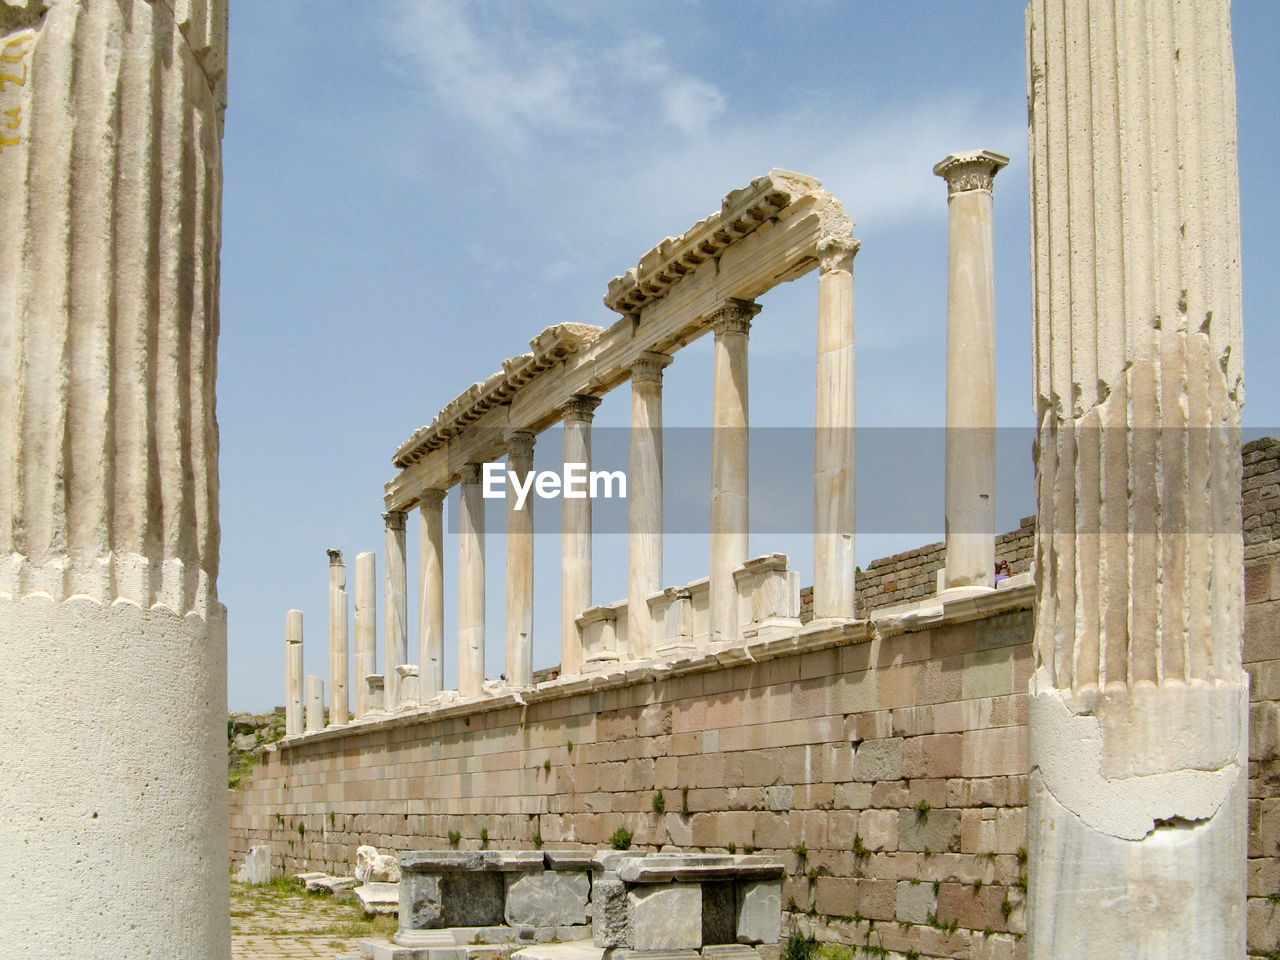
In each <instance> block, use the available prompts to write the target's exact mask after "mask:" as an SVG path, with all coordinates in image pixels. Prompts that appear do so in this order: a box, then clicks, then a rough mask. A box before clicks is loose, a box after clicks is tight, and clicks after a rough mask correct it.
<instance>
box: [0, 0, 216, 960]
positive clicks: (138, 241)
mask: <svg viewBox="0 0 1280 960" xmlns="http://www.w3.org/2000/svg"><path fill="white" fill-rule="evenodd" d="M226 6H227V5H226V3H225V0H205V2H187V3H181V4H177V3H160V2H135V3H124V2H120V0H102V2H96V3H87V2H73V0H57V2H49V0H5V2H4V3H0V11H2V12H0V75H3V82H0V637H3V638H4V641H3V643H2V644H0V729H3V730H4V731H5V736H4V743H5V746H4V747H3V748H0V767H2V768H3V770H4V777H3V786H0V801H2V804H0V805H2V806H3V810H4V814H3V818H4V828H3V829H2V830H0V858H3V860H4V862H5V863H8V864H12V865H17V864H36V863H39V864H45V865H48V868H49V869H51V870H53V871H54V873H55V874H56V882H52V883H49V884H32V883H31V872H30V871H29V870H24V869H20V868H17V867H16V866H15V867H12V868H11V869H7V870H4V871H3V873H2V874H0V899H2V900H3V902H4V903H6V904H10V905H17V904H20V905H21V906H14V907H9V908H6V909H3V910H0V944H3V945H4V952H7V953H12V954H15V955H16V954H18V953H21V954H22V955H25V956H30V957H33V958H39V960H43V958H53V957H57V958H59V960H64V958H65V960H90V958H100V957H107V956H111V957H141V956H149V957H153V958H156V960H169V958H172V960H178V958H190V957H199V958H201V960H205V958H213V960H218V958H221V960H225V958H226V957H227V956H228V955H229V953H230V934H229V931H228V927H227V804H226V766H225V756H226V754H225V751H226V741H225V730H226V727H225V723H226V627H225V623H226V621H225V611H224V609H223V607H222V605H221V604H220V603H219V602H218V599H217V590H216V580H217V574H218V546H219V528H218V466H217V465H218V434H217V424H216V416H215V372H216V361H215V354H216V349H217V340H218V248H219V244H220V240H221V215H220V208H221V192H222V155H221V144H220V140H221V126H222V112H223V109H224V106H225V102H226V101H225V91H226V86H225V63H226V56H225V50H226V32H225V26H226ZM175 10H176V11H177V12H176V13H175ZM51 683H52V684H53V685H54V686H55V687H56V689H57V690H58V691H59V695H57V696H49V695H48V694H49V691H50V685H51ZM143 852H145V855H144V854H143Z"/></svg>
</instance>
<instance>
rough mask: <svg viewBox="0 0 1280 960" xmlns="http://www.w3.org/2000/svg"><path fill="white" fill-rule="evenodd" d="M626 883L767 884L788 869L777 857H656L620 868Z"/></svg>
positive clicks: (661, 855) (708, 855) (622, 878)
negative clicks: (745, 881) (745, 882)
mask: <svg viewBox="0 0 1280 960" xmlns="http://www.w3.org/2000/svg"><path fill="white" fill-rule="evenodd" d="M617 869H618V878H619V879H620V880H622V881H623V882H624V883H669V882H670V881H672V880H685V881H699V880H748V879H751V880H768V879H773V878H775V877H781V876H782V874H783V872H784V871H785V869H786V867H785V865H784V864H783V862H782V861H781V860H780V859H778V858H777V857H762V856H749V855H748V856H716V855H714V854H679V853H657V854H651V855H650V856H647V857H644V858H642V859H638V860H627V861H624V862H623V863H621V864H619V865H618V868H617Z"/></svg>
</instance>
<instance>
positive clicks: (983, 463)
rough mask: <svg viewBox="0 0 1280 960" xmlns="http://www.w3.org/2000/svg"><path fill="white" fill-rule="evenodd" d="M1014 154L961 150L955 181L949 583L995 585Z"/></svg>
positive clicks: (951, 182) (953, 159) (948, 175)
mask: <svg viewBox="0 0 1280 960" xmlns="http://www.w3.org/2000/svg"><path fill="white" fill-rule="evenodd" d="M1008 162H1009V158H1008V157H1005V156H1002V155H1001V154H998V153H992V152H991V151H990V150H976V151H972V152H969V153H956V154H952V155H951V156H949V157H947V158H946V159H945V160H942V161H941V162H940V163H938V164H937V166H935V167H934V168H933V172H934V173H935V174H937V175H938V176H940V177H942V178H944V179H945V180H946V181H947V205H948V211H949V213H948V218H949V219H948V223H949V228H948V229H949V235H948V236H949V239H948V255H947V447H946V449H947V452H946V458H947V474H946V477H947V479H946V520H947V525H946V526H947V560H946V567H945V569H944V572H943V577H942V579H943V585H944V589H956V588H972V587H991V588H994V587H995V552H996V512H995V494H996V284H995V249H994V248H995V241H994V222H993V217H992V193H991V187H992V182H993V181H994V179H995V175H996V174H997V173H998V172H999V171H1000V170H1001V168H1003V167H1004V166H1005V165H1006V164H1008Z"/></svg>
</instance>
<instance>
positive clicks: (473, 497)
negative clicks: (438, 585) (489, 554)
mask: <svg viewBox="0 0 1280 960" xmlns="http://www.w3.org/2000/svg"><path fill="white" fill-rule="evenodd" d="M459 509H460V515H459V519H458V692H459V693H461V694H462V695H463V696H464V697H478V696H480V695H481V694H482V693H483V692H484V627H485V623H484V498H483V491H482V488H481V486H480V466H479V464H475V463H469V464H467V465H466V466H465V467H463V470H462V498H461V503H460V507H459Z"/></svg>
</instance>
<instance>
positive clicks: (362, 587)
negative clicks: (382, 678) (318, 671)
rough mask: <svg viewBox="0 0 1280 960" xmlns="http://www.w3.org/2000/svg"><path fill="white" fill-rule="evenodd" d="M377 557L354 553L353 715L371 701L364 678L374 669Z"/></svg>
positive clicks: (369, 706) (359, 714) (362, 712)
mask: <svg viewBox="0 0 1280 960" xmlns="http://www.w3.org/2000/svg"><path fill="white" fill-rule="evenodd" d="M376 565H377V559H376V557H375V556H374V554H372V553H369V552H367V551H366V552H365V553H357V554H356V683H355V688H356V719H357V720H358V719H359V718H360V717H363V716H364V715H365V714H366V713H368V712H369V711H370V710H371V709H373V705H372V704H371V703H370V701H369V683H368V681H367V680H366V679H365V678H366V677H369V676H371V675H372V674H375V673H377V672H378V620H377V603H378V601H377V590H378V587H377V566H376Z"/></svg>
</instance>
